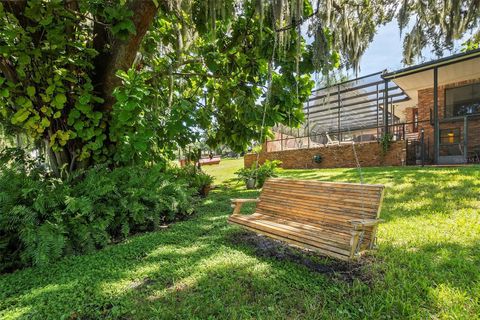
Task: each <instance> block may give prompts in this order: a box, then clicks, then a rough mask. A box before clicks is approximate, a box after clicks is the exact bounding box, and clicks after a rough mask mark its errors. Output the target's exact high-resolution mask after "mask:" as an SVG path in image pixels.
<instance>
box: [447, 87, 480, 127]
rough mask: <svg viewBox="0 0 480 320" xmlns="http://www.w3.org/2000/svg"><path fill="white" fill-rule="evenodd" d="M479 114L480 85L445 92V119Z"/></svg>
mask: <svg viewBox="0 0 480 320" xmlns="http://www.w3.org/2000/svg"><path fill="white" fill-rule="evenodd" d="M475 113H480V83H475V84H470V85H466V86H463V87H458V88H451V89H446V90H445V118H452V117H461V116H466V115H470V114H475Z"/></svg>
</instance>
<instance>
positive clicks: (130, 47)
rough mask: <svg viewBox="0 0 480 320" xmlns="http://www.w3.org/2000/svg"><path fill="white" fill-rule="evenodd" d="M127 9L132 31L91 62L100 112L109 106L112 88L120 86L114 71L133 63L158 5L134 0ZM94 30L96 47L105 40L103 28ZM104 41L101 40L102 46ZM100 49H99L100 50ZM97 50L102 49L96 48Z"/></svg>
mask: <svg viewBox="0 0 480 320" xmlns="http://www.w3.org/2000/svg"><path fill="white" fill-rule="evenodd" d="M129 8H130V10H132V12H133V16H132V20H133V24H134V25H135V30H136V33H135V34H131V35H130V36H129V38H128V39H127V40H126V41H122V40H119V39H116V40H114V42H113V45H112V48H111V50H110V52H108V54H104V53H102V54H101V55H100V56H99V59H97V61H96V63H95V67H96V68H99V70H96V71H97V72H98V73H97V79H98V81H99V83H97V84H96V85H97V88H99V89H100V93H101V95H102V97H103V98H104V99H105V104H104V105H103V110H104V111H109V110H111V108H112V105H113V103H114V99H113V97H112V92H113V89H115V88H116V87H118V86H119V85H120V79H118V77H117V76H116V75H115V73H116V72H117V71H118V70H124V71H127V70H128V69H129V68H130V67H131V66H132V64H133V62H134V60H135V57H136V55H137V52H138V50H139V49H140V45H141V42H142V39H143V37H144V36H145V34H146V32H147V30H148V28H149V27H150V25H151V23H152V21H153V18H154V17H155V14H156V13H157V10H158V8H157V7H156V6H155V4H154V3H153V1H151V0H134V1H131V2H130V4H129ZM95 29H96V30H97V31H98V34H97V35H96V38H95V41H96V43H95V45H96V47H97V48H98V49H97V50H99V49H100V47H101V46H102V43H101V42H102V40H103V41H105V40H106V39H107V37H106V34H105V27H104V26H100V25H99V24H97V25H96V26H95ZM105 44H106V43H105V42H104V44H103V45H105ZM100 50H101V49H100ZM100 52H103V50H102V51H100Z"/></svg>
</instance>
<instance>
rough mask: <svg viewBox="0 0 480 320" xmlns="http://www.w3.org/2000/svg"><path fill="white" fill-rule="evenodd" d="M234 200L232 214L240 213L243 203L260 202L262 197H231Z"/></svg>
mask: <svg viewBox="0 0 480 320" xmlns="http://www.w3.org/2000/svg"><path fill="white" fill-rule="evenodd" d="M230 201H231V202H232V205H231V206H232V208H233V213H232V214H238V213H240V209H242V205H243V204H244V203H247V202H259V201H260V199H258V198H256V199H230Z"/></svg>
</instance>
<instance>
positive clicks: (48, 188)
mask: <svg viewBox="0 0 480 320" xmlns="http://www.w3.org/2000/svg"><path fill="white" fill-rule="evenodd" d="M11 159H13V160H11ZM0 161H2V162H1V165H2V169H1V170H0V239H1V240H0V272H3V271H10V270H14V269H17V268H19V267H23V266H28V265H42V264H47V263H50V262H52V261H54V260H56V259H58V258H60V257H62V256H64V255H67V254H78V253H84V252H88V251H91V250H94V249H98V248H102V247H104V246H105V245H107V244H109V243H111V242H114V241H118V240H121V239H123V238H125V237H126V236H127V235H129V234H132V233H135V232H142V231H149V230H155V229H156V228H157V227H158V226H159V225H161V224H162V223H165V222H170V221H173V220H175V219H178V218H181V217H182V216H187V215H189V214H191V213H192V212H193V206H192V203H193V201H192V196H193V195H194V194H195V190H194V189H192V188H190V187H189V184H188V182H187V173H183V176H182V177H178V175H177V174H176V172H175V171H169V170H165V168H162V167H156V166H153V167H149V168H147V167H140V166H131V167H122V168H116V169H113V170H111V169H109V168H107V167H105V166H100V167H94V168H92V169H89V170H86V171H79V172H78V173H75V174H74V175H70V176H68V177H67V178H66V179H65V180H60V179H56V178H52V177H50V176H49V174H48V172H46V171H45V170H44V169H43V167H42V166H41V163H36V162H35V161H33V160H30V159H28V157H27V156H26V155H25V154H22V152H21V151H18V150H15V151H12V150H8V151H7V152H6V153H3V154H2V156H0Z"/></svg>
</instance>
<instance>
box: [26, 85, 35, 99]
mask: <svg viewBox="0 0 480 320" xmlns="http://www.w3.org/2000/svg"><path fill="white" fill-rule="evenodd" d="M35 92H36V91H35V87H32V86H28V87H27V94H28V95H29V96H30V97H32V98H33V97H34V96H35Z"/></svg>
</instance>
